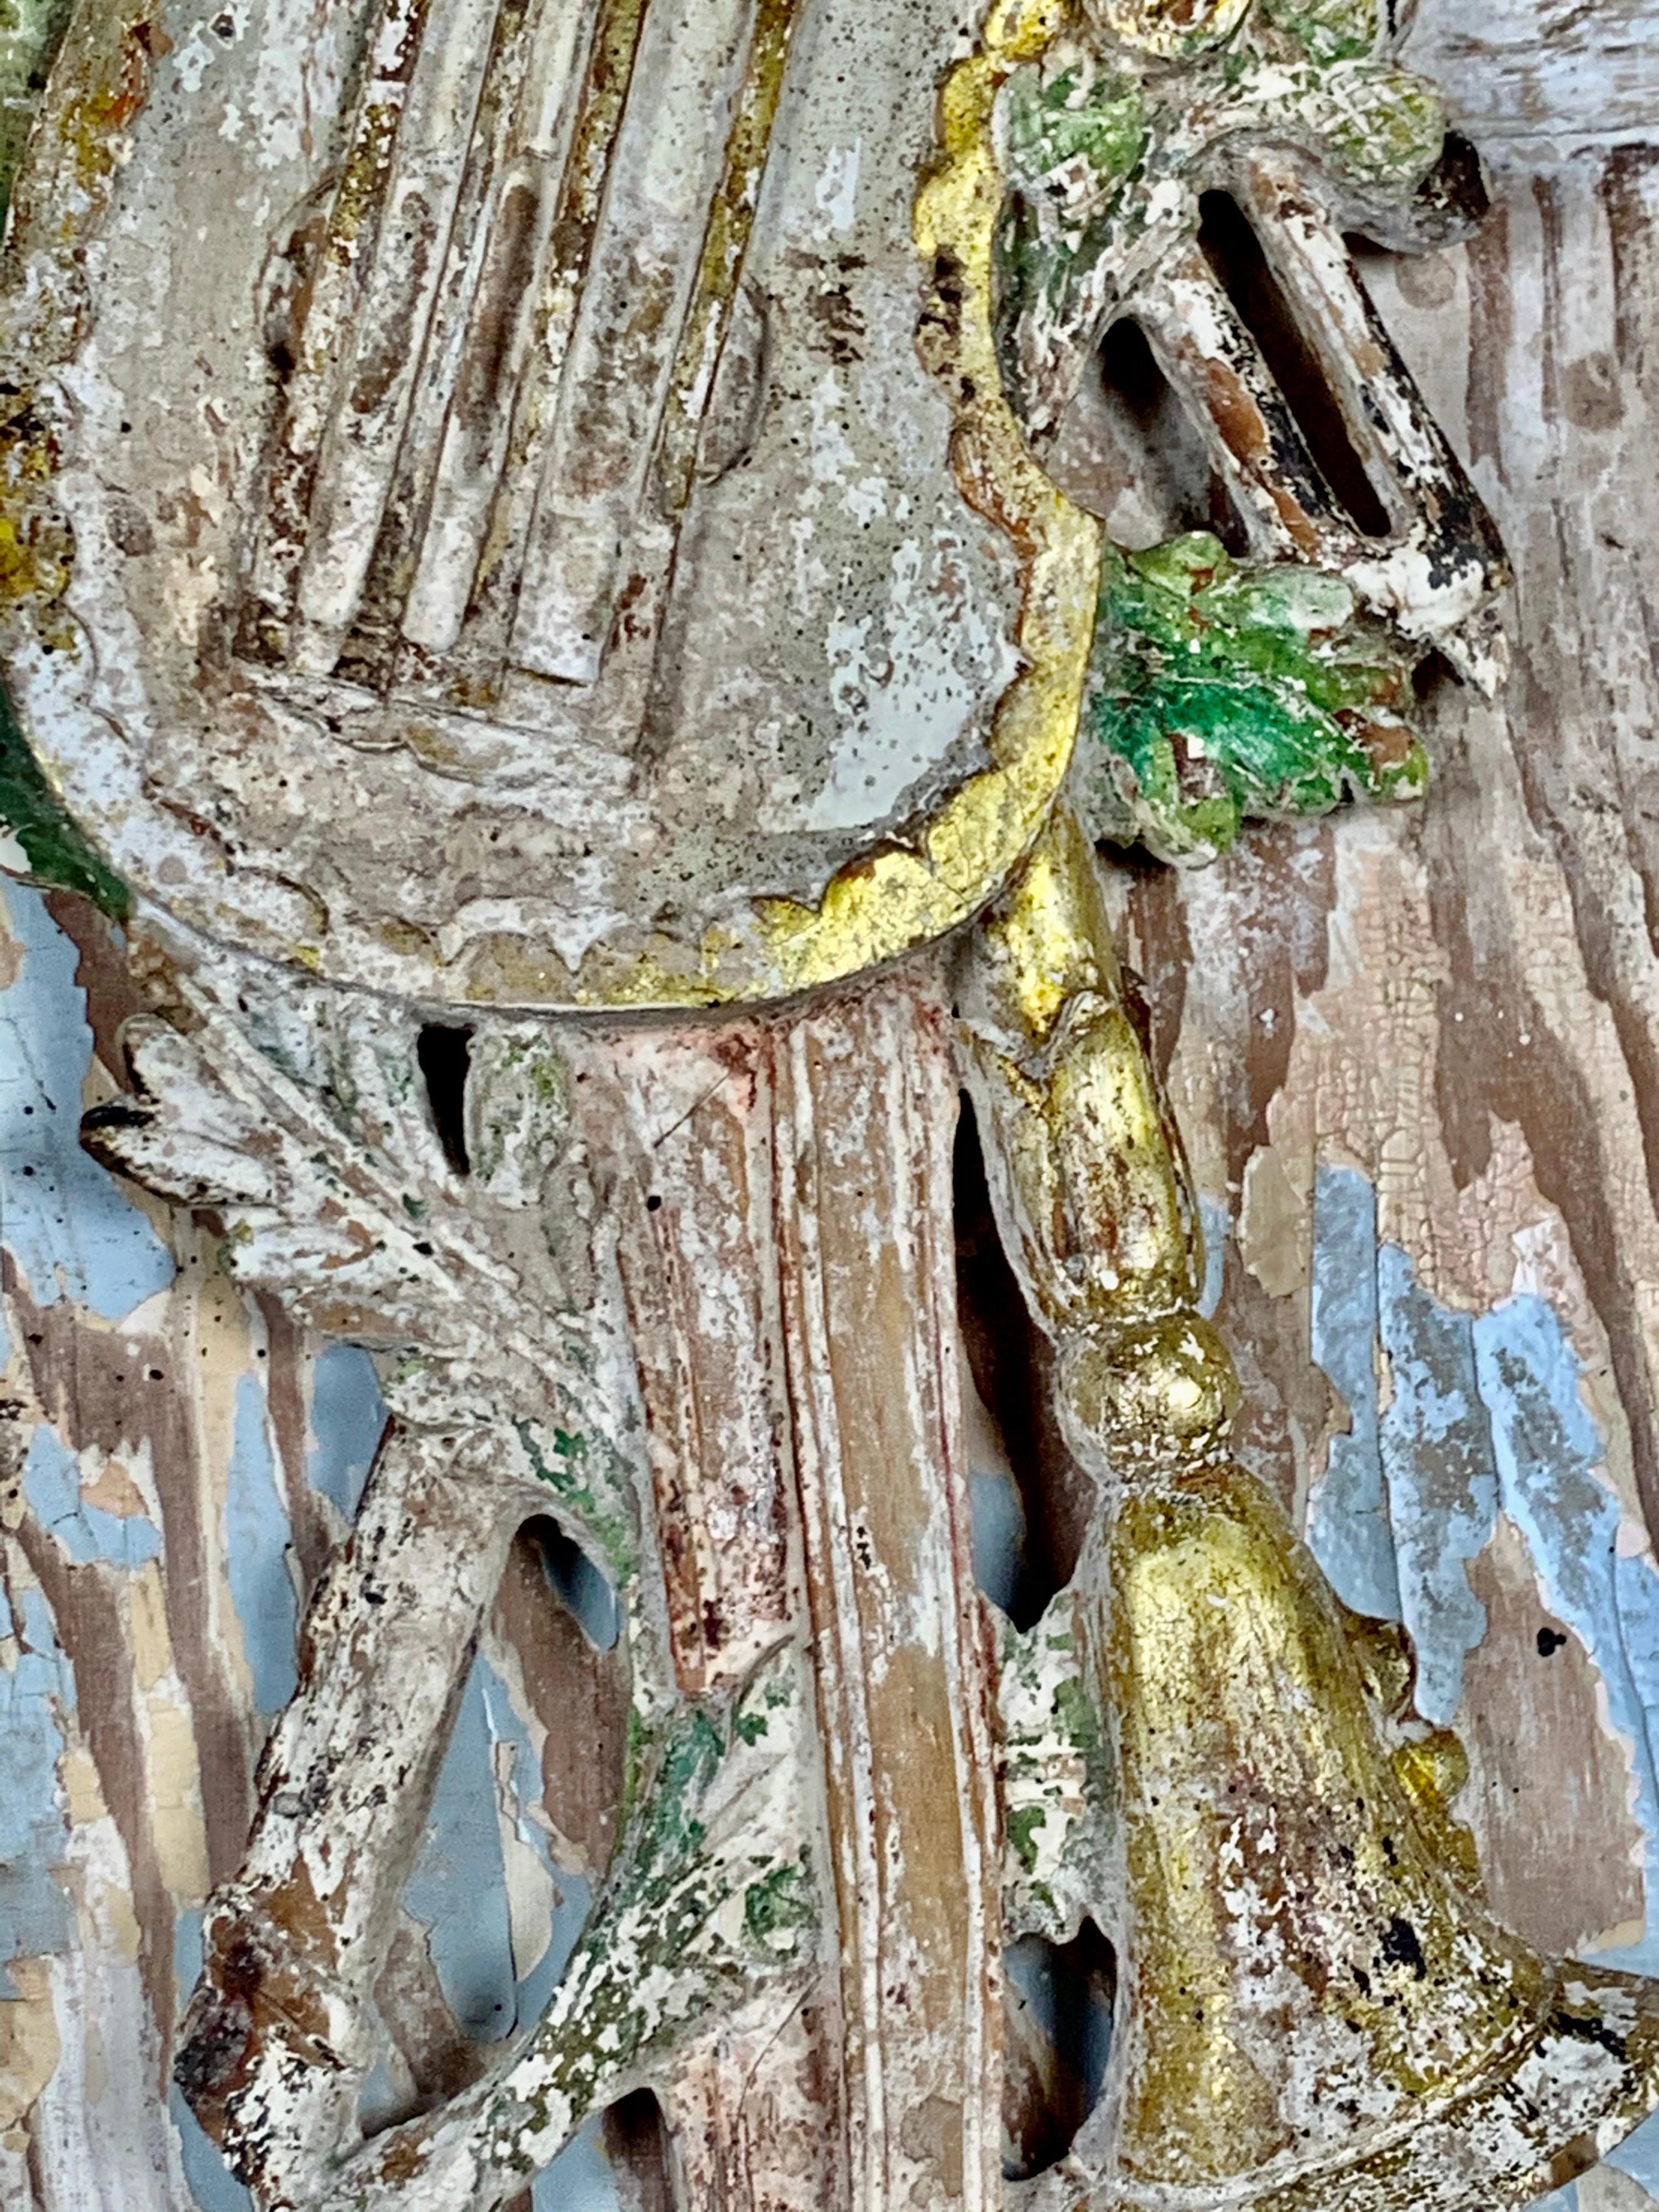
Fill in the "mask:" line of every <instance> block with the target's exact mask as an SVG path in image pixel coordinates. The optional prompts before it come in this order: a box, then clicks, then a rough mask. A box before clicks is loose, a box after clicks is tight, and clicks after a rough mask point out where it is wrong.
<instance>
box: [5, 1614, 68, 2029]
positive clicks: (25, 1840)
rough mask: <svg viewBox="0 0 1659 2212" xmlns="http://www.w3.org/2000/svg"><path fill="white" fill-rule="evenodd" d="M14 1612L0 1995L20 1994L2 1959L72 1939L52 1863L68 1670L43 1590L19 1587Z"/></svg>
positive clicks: (61, 1852) (60, 1856)
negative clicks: (16, 1633) (17, 1631)
mask: <svg viewBox="0 0 1659 2212" xmlns="http://www.w3.org/2000/svg"><path fill="white" fill-rule="evenodd" d="M19 1613H20V1614H21V1620H20V1622H19V1627H20V1629H21V1633H20V1635H19V1636H18V1638H17V1642H16V1646H15V1657H14V1658H13V1659H12V1662H11V1663H10V1664H9V1666H8V1665H0V2001H3V2000H6V1999H12V1998H15V1997H16V1996H18V1994H19V1992H18V1991H17V1990H16V1989H15V1986H14V1985H13V1984H12V1982H11V1979H10V1978H9V1976H8V1974H7V1972H6V1961H7V1960H9V1959H24V1958H38V1957H40V1956H42V1955H44V1954H47V1953H50V1952H53V1951H64V1950H67V1949H68V1948H69V1947H70V1940H71V1915H70V1908H69V1900H68V1898H67V1896H66V1894H65V1893H64V1889H63V1887H61V1886H60V1884H59V1882H58V1880H57V1878H56V1873H55V1870H56V1869H58V1868H60V1867H63V1866H64V1865H65V1863H67V1857H68V1853H67V1850H66V1839H67V1828H66V1825H65V1815H66V1812H67V1807H66V1804H65V1802H64V1796H63V1792H62V1789H61V1786H60V1784H59V1779H58V1761H59V1759H61V1758H62V1756H63V1753H64V1731H63V1727H62V1724H61V1720H60V1716H61V1715H62V1714H64V1713H66V1712H70V1711H73V1710H74V1706H75V1676H74V1673H73V1671H72V1670H71V1668H70V1663H69V1661H68V1659H67V1657H66V1656H65V1655H64V1649H63V1646H62V1645H61V1644H59V1643H58V1632H57V1628H56V1626H55V1625H54V1623H53V1620H52V1611H51V1608H50V1607H49V1606H48V1605H47V1603H46V1598H45V1596H44V1595H43V1594H42V1593H41V1592H40V1590H38V1589H25V1590H24V1591H23V1592H22V1594H21V1604H20V1606H19Z"/></svg>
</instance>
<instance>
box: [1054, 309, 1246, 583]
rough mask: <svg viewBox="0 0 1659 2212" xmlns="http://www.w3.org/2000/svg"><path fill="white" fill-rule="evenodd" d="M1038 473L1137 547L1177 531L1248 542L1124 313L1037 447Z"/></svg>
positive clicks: (1241, 547)
mask: <svg viewBox="0 0 1659 2212" xmlns="http://www.w3.org/2000/svg"><path fill="white" fill-rule="evenodd" d="M1042 466H1043V469H1044V471H1045V472H1046V473H1047V474H1048V475H1049V476H1051V477H1053V478H1054V482H1055V483H1057V484H1059V485H1060V489H1062V490H1063V491H1064V492H1065V493H1066V495H1067V496H1068V497H1069V498H1071V499H1073V500H1075V501H1077V503H1078V505H1079V506H1080V507H1087V508H1088V509H1089V511H1090V513H1093V514H1098V515H1100V516H1101V517H1102V518H1103V520H1106V521H1107V522H1108V523H1109V526H1110V528H1111V532H1112V535H1113V537H1114V538H1115V539H1116V540H1117V542H1118V543H1119V544H1121V545H1127V546H1128V547H1129V548H1130V549H1131V550H1136V551H1138V550H1141V549H1143V548H1144V547H1146V546H1148V545H1156V544H1160V543H1161V542H1162V541H1163V540H1164V538H1173V537H1176V535H1178V534H1179V533H1180V532H1182V531H1187V530H1210V531H1213V532H1214V533H1215V535H1216V536H1217V537H1218V538H1220V540H1221V542H1222V544H1224V545H1225V547H1226V548H1227V550H1228V551H1229V552H1230V553H1232V554H1234V555H1236V556H1241V557H1242V556H1243V555H1244V554H1245V553H1246V552H1248V550H1249V540H1248V538H1246V536H1245V532H1244V526H1243V521H1242V520H1241V519H1240V517H1239V514H1238V511H1237V508H1236V507H1234V505H1233V503H1232V501H1231V498H1230V497H1229V495H1228V492H1227V487H1226V485H1225V483H1224V482H1223V480H1222V477H1221V476H1220V475H1219V473H1218V471H1217V470H1216V469H1215V467H1214V466H1213V465H1212V462H1211V459H1210V453H1209V448H1208V447H1207V446H1206V444H1205V442H1204V438H1203V435H1202V433H1201V431H1200V428H1199V427H1198V425H1197V423H1196V422H1194V420H1193V417H1192V416H1191V415H1190V413H1189V412H1188V409H1187V407H1186V406H1185V404H1183V403H1182V400H1181V398H1179V397H1178V395H1177V394H1176V392H1175V390H1174V389H1173V387H1172V386H1171V385H1170V381H1169V380H1168V378H1167V377H1166V376H1165V375H1164V371H1163V370H1162V369H1161V368H1159V367H1158V362H1157V360H1156V358H1155V357H1154V356H1153V353H1152V348H1151V346H1150V345H1149V344H1148V343H1147V342H1146V333H1145V332H1144V331H1142V329H1141V327H1140V325H1139V323H1137V322H1135V321H1134V320H1133V319H1132V318H1131V317H1128V316H1124V317H1123V318H1121V319H1120V320H1119V321H1117V322H1115V323H1114V324H1113V325H1111V327H1110V329H1109V330H1108V331H1107V332H1106V334H1105V337H1103V339H1102V340H1101V343H1100V348H1099V351H1098V353H1097V356H1096V359H1095V362H1094V365H1093V367H1092V368H1091V370H1090V372H1089V373H1088V374H1086V375H1085V377H1084V379H1083V380H1082V383H1081V385H1080V386H1079V389H1078V392H1077V394H1076V396H1075V398H1073V401H1072V403H1071V404H1070V406H1069V407H1067V409H1066V411H1065V413H1064V414H1063V415H1062V416H1061V417H1060V422H1059V423H1058V425H1057V426H1056V428H1055V430H1054V436H1053V438H1052V439H1051V440H1050V441H1048V443H1047V444H1046V445H1045V446H1044V447H1043V449H1042Z"/></svg>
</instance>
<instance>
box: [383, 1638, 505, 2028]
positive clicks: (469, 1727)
mask: <svg viewBox="0 0 1659 2212" xmlns="http://www.w3.org/2000/svg"><path fill="white" fill-rule="evenodd" d="M495 1802H496V1801H495V1765H494V1762H493V1760H492V1758H491V1755H490V1728H489V1712H488V1709H487V1706H486V1703H485V1691H484V1680H483V1662H480V1661H477V1660H475V1661H474V1662H473V1665H472V1668H471V1673H470V1674H468V1676H467V1680H466V1688H465V1692H463V1694H462V1697H461V1702H460V1705H459V1709H458V1711H457V1712H456V1715H455V1723H454V1726H453V1729H451V1731H450V1737H449V1742H448V1746H447V1748H446V1750H445V1752H444V1757H443V1764H442V1765H441V1767H440V1768H439V1770H438V1780H437V1784H436V1786H435V1789H434V1790H433V1793H432V1804H431V1808H430V1809H429V1810H428V1814H427V1817H426V1826H425V1827H424V1829H423V1830H422V1835H421V1844H420V1849H419V1850H418V1852H417V1853H416V1860H415V1866H414V1869H413V1871H412V1872H411V1873H410V1877H409V1880H408V1881H406V1882H405V1883H404V1894H403V1901H404V1905H405V1907H406V1908H407V1910H408V1911H410V1913H411V1914H412V1915H413V1916H414V1917H415V1918H416V1920H418V1921H420V1922H422V1923H423V1924H424V1926H425V1928H426V1929H427V1948H428V1952H429V1953H430V1954H431V1958H432V1964H433V1966H434V1968H435V1971H436V1972H437V1976H438V1984H439V1987H440V1988H441V1990H442V1991H443V1994H444V2002H446V2003H447V2005H448V2007H449V2008H450V2010H451V2011H452V2012H453V2014H454V2015H455V2017H456V2019H457V2020H458V2021H459V2022H460V2024H461V2026H462V2027H464V2028H465V2031H466V2033H468V2035H470V2036H471V2037H472V2038H473V2039H474V2040H475V2041H477V2042H480V2043H489V2042H494V2041H495V2040H496V2039H498V2038H500V2037H501V2036H504V2035H506V2034H507V2033H509V2032H510V2031H511V2029H512V2027H513V2024H514V2022H515V2021H516V2020H517V2018H518V1998H517V1991H516V1988H515V1984H514V1977H513V1932H512V1923H511V1916H510V1914H509V1911H508V1908H507V1869H506V1864H505V1862H504V1860H503V1857H502V1854H501V1829H500V1826H499V1825H498V1823H497V1820H496V1816H495Z"/></svg>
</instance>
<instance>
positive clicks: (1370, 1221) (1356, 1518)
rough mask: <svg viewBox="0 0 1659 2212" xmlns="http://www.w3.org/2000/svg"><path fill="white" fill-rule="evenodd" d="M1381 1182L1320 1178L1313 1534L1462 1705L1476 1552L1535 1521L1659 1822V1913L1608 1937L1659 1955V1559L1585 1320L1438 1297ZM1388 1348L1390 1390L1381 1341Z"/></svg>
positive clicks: (1652, 1901) (1655, 1840)
mask: <svg viewBox="0 0 1659 2212" xmlns="http://www.w3.org/2000/svg"><path fill="white" fill-rule="evenodd" d="M1314 1243H1315V1279H1314V1289H1313V1303H1312V1313H1313V1348H1314V1356H1315V1357H1316V1358H1317V1359H1318V1360H1319V1363H1320V1364H1321V1365H1322V1367H1323V1368H1324V1370H1325V1372H1326V1373H1327V1374H1328V1376H1330V1378H1331V1380H1332V1382H1333V1383H1334V1384H1335V1385H1336V1387H1337V1388H1338V1389H1340V1390H1341V1391H1342V1392H1343V1394H1344V1395H1345V1396H1346V1397H1347V1399H1348V1402H1349V1407H1350V1417H1351V1424H1352V1425H1351V1429H1350V1432H1349V1433H1348V1434H1347V1435H1346V1436H1343V1437H1336V1438H1335V1439H1334V1441H1333V1446H1332V1452H1331V1462H1330V1467H1329V1469H1328V1473H1327V1474H1326V1477H1325V1480H1324V1481H1323V1483H1322V1485H1321V1486H1320V1487H1319V1489H1318V1490H1317V1491H1316V1493H1315V1495H1314V1498H1313V1500H1312V1502H1311V1504H1310V1511H1309V1526H1308V1541H1309V1542H1310V1546H1311V1547H1312V1548H1313V1550H1314V1552H1315V1554H1316V1557H1317V1558H1318V1559H1319V1560H1320V1564H1321V1565H1322V1566H1323V1567H1324V1569H1325V1571H1326V1573H1327V1574H1328V1576H1329V1577H1330V1578H1331V1580H1332V1582H1333V1583H1334V1584H1335V1586H1336V1588H1337V1589H1338V1591H1339V1592H1340V1595H1342V1596H1343V1597H1344V1598H1345V1599H1346V1601H1347V1602H1348V1603H1349V1604H1351V1605H1354V1606H1355V1607H1356V1609H1357V1610H1358V1611H1361V1612H1366V1613H1375V1614H1378V1615H1381V1616H1383V1617H1384V1618H1389V1619H1393V1620H1405V1622H1406V1623H1407V1626H1408V1627H1409V1628H1410V1629H1411V1631H1412V1634H1413V1643H1414V1644H1415V1645H1416V1648H1417V1655H1418V1668H1419V1692H1418V1704H1419V1710H1420V1711H1422V1712H1423V1713H1424V1714H1425V1717H1427V1718H1430V1719H1431V1720H1435V1721H1437V1722H1440V1723H1449V1721H1450V1720H1451V1718H1452V1717H1453V1715H1454V1713H1455V1710H1456V1705H1457V1701H1458V1698H1459V1695H1460V1694H1461V1690H1462V1668H1463V1662H1464V1659H1465V1658H1466V1656H1467V1655H1468V1652H1469V1651H1470V1650H1472V1649H1473V1648H1474V1645H1475V1644H1477V1643H1478V1642H1479V1640H1480V1635H1481V1634H1482V1633H1483V1632H1484V1628H1485V1618H1484V1611H1483V1609H1482V1607H1480V1601H1479V1600H1478V1599H1477V1598H1476V1597H1475V1596H1474V1592H1473V1591H1472V1590H1470V1589H1469V1588H1468V1577H1467V1566H1468V1562H1469V1561H1470V1560H1472V1559H1474V1558H1476V1557H1477V1556H1478V1555H1479V1554H1480V1552H1481V1551H1482V1550H1483V1549H1484V1548H1485V1546H1486V1543H1487V1542H1488V1541H1490V1538H1491V1534H1492V1528H1493V1526H1494V1516H1495V1514H1496V1513H1497V1512H1498V1511H1500V1510H1501V1511H1502V1512H1503V1513H1504V1515H1505V1516H1507V1517H1508V1518H1509V1520H1510V1522H1512V1523H1513V1524H1514V1526H1515V1527H1516V1529H1517V1530H1518V1531H1519V1533H1520V1534H1521V1537H1522V1541H1523V1542H1524V1543H1525V1545H1526V1547H1527V1551H1528V1557H1529V1559H1530V1560H1531V1562H1532V1565H1533V1569H1534V1572H1535V1573H1536V1575H1537V1577H1538V1581H1539V1586H1540V1592H1541V1596H1542V1599H1543V1601H1544V1602H1545V1604H1546V1605H1547V1607H1548V1609H1549V1610H1550V1612H1551V1613H1553V1614H1555V1615H1556V1616H1557V1617H1558V1618H1559V1619H1560V1620H1564V1621H1565V1622H1566V1623H1567V1625H1568V1626H1570V1627H1571V1629H1572V1631H1573V1632H1574V1633H1575V1635H1576V1636H1577V1638H1578V1639H1579V1641H1580V1642H1581V1643H1582V1644H1583V1647H1584V1649H1585V1650H1586V1651H1587V1652H1588V1654H1589V1657H1590V1660H1591V1662H1593V1664H1594V1665H1595V1668H1596V1670H1597V1673H1598V1674H1599V1675H1600V1677H1601V1682H1602V1684H1603V1687H1604V1692H1605V1695H1606V1699H1607V1717H1608V1722H1609V1724H1610V1726H1611V1728H1612V1729H1613V1732H1614V1733H1615V1735H1617V1737H1618V1738H1619V1740H1620V1741H1621V1742H1622V1743H1623V1744H1624V1745H1625V1747H1626V1753H1627V1755H1628V1757H1629V1758H1630V1760H1631V1763H1632V1771H1633V1773H1634V1777H1635V1784H1636V1798H1637V1802H1636V1806H1635V1808H1634V1809H1635V1814H1636V1818H1637V1820H1638V1822H1639V1824H1640V1826H1641V1828H1642V1831H1643V1833H1644V1837H1645V1838H1646V1849H1645V1854H1644V1881H1645V1890H1646V1896H1647V1900H1648V1902H1647V1925H1646V1930H1645V1932H1644V1936H1643V1937H1642V1939H1641V1941H1640V1942H1638V1943H1636V1944H1633V1945H1631V1946H1628V1947H1626V1948H1621V1949H1619V1950H1614V1951H1610V1952H1608V1953H1607V1954H1605V1956H1606V1958H1607V1960H1608V1962H1609V1963H1612V1964H1614V1965H1618V1966H1626V1967H1628V1968H1630V1969H1631V1970H1632V1971H1633V1972H1643V1973H1652V1972H1655V1970H1656V1968H1659V1759H1656V1753H1655V1747H1654V1741H1653V1721H1652V1716H1653V1714H1654V1713H1655V1712H1659V1569H1656V1565H1655V1561H1654V1558H1653V1554H1652V1552H1651V1550H1650V1547H1649V1544H1648V1541H1647V1539H1646V1537H1645V1535H1644V1533H1643V1532H1642V1531H1641V1530H1640V1529H1639V1528H1638V1527H1637V1526H1636V1524H1635V1523H1634V1522H1632V1521H1630V1520H1629V1519H1628V1518H1627V1517H1626V1514H1625V1512H1624V1510H1623V1508H1622V1507H1621V1505H1620V1500H1619V1498H1618V1496H1617V1494H1616V1493H1615V1492H1614V1491H1613V1488H1612V1486H1611V1485H1610V1484H1609V1483H1608V1482H1607V1480H1606V1478H1605V1462H1606V1455H1607V1451H1606V1443H1605V1440H1604V1438H1603V1437H1602V1436H1601V1432H1600V1431H1599V1430H1598V1428H1597V1426H1596V1424H1595V1419H1593V1417H1592V1415H1591V1413H1590V1412H1589V1407H1588V1406H1587V1404H1586V1402H1585V1400H1584V1396H1583V1389H1582V1384H1583V1370H1582V1367H1581V1364H1580V1361H1579V1358H1578V1355H1577V1352H1576V1350H1575V1348H1574V1346H1573V1344H1572V1341H1571V1337H1570V1335H1569V1334H1568V1330H1567V1327H1566V1324H1565V1322H1564V1321H1563V1320H1562V1318H1561V1316H1559V1314H1558V1313H1557V1312H1556V1310H1554V1308H1553V1306H1552V1305H1550V1304H1548V1302H1547V1300H1545V1299H1543V1298H1541V1297H1538V1296H1537V1295H1536V1294H1535V1293H1533V1292H1525V1293H1522V1294H1520V1295H1517V1296H1516V1297H1510V1298H1506V1299H1504V1300H1503V1301H1502V1302H1501V1303H1500V1304H1498V1305H1496V1306H1494V1307H1492V1309H1491V1310H1489V1311H1487V1312H1486V1313H1484V1314H1481V1315H1480V1316H1476V1317H1474V1319H1472V1320H1471V1319H1470V1318H1469V1317H1468V1316H1464V1315H1462V1314H1460V1313H1458V1312H1456V1311H1455V1310H1453V1309H1451V1308H1449V1307H1445V1306H1443V1305H1441V1304H1439V1302H1438V1301H1437V1300H1435V1299H1433V1298H1431V1297H1430V1296H1429V1295H1428V1294H1427V1292H1425V1291H1424V1290H1423V1289H1422V1287H1421V1286H1420V1285H1419V1284H1418V1283H1417V1282H1416V1280H1415V1278H1414V1275H1413V1270H1412V1266H1411V1261H1410V1260H1409V1258H1408V1256H1407V1255H1406V1254H1405V1253H1404V1252H1403V1251H1402V1250H1401V1249H1400V1248H1399V1247H1398V1246H1395V1245H1391V1244H1385V1245H1383V1246H1380V1247H1379V1246H1378V1245H1377V1243H1376V1194H1375V1192H1374V1190H1373V1188H1372V1187H1371V1185H1370V1182H1369V1181H1368V1180H1367V1178H1366V1177H1364V1176H1361V1175H1359V1174H1358V1173H1357V1172H1355V1171H1354V1170H1350V1169H1346V1168H1343V1169H1324V1170H1321V1172H1320V1175H1319V1177H1318V1179H1317V1182H1316V1192H1315V1240H1314ZM1379 1345H1380V1346H1382V1347H1383V1349H1384V1350H1385V1351H1386V1353H1387V1357H1388V1361H1389V1380H1390V1383H1391V1386H1392V1389H1391V1395H1390V1398H1389V1404H1388V1406H1387V1408H1386V1410H1383V1409H1382V1407H1381V1398H1380V1393H1379V1392H1378V1390H1377V1387H1376V1376H1375V1372H1374V1370H1373V1367H1372V1359H1373V1352H1374V1347H1375V1346H1379Z"/></svg>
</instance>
